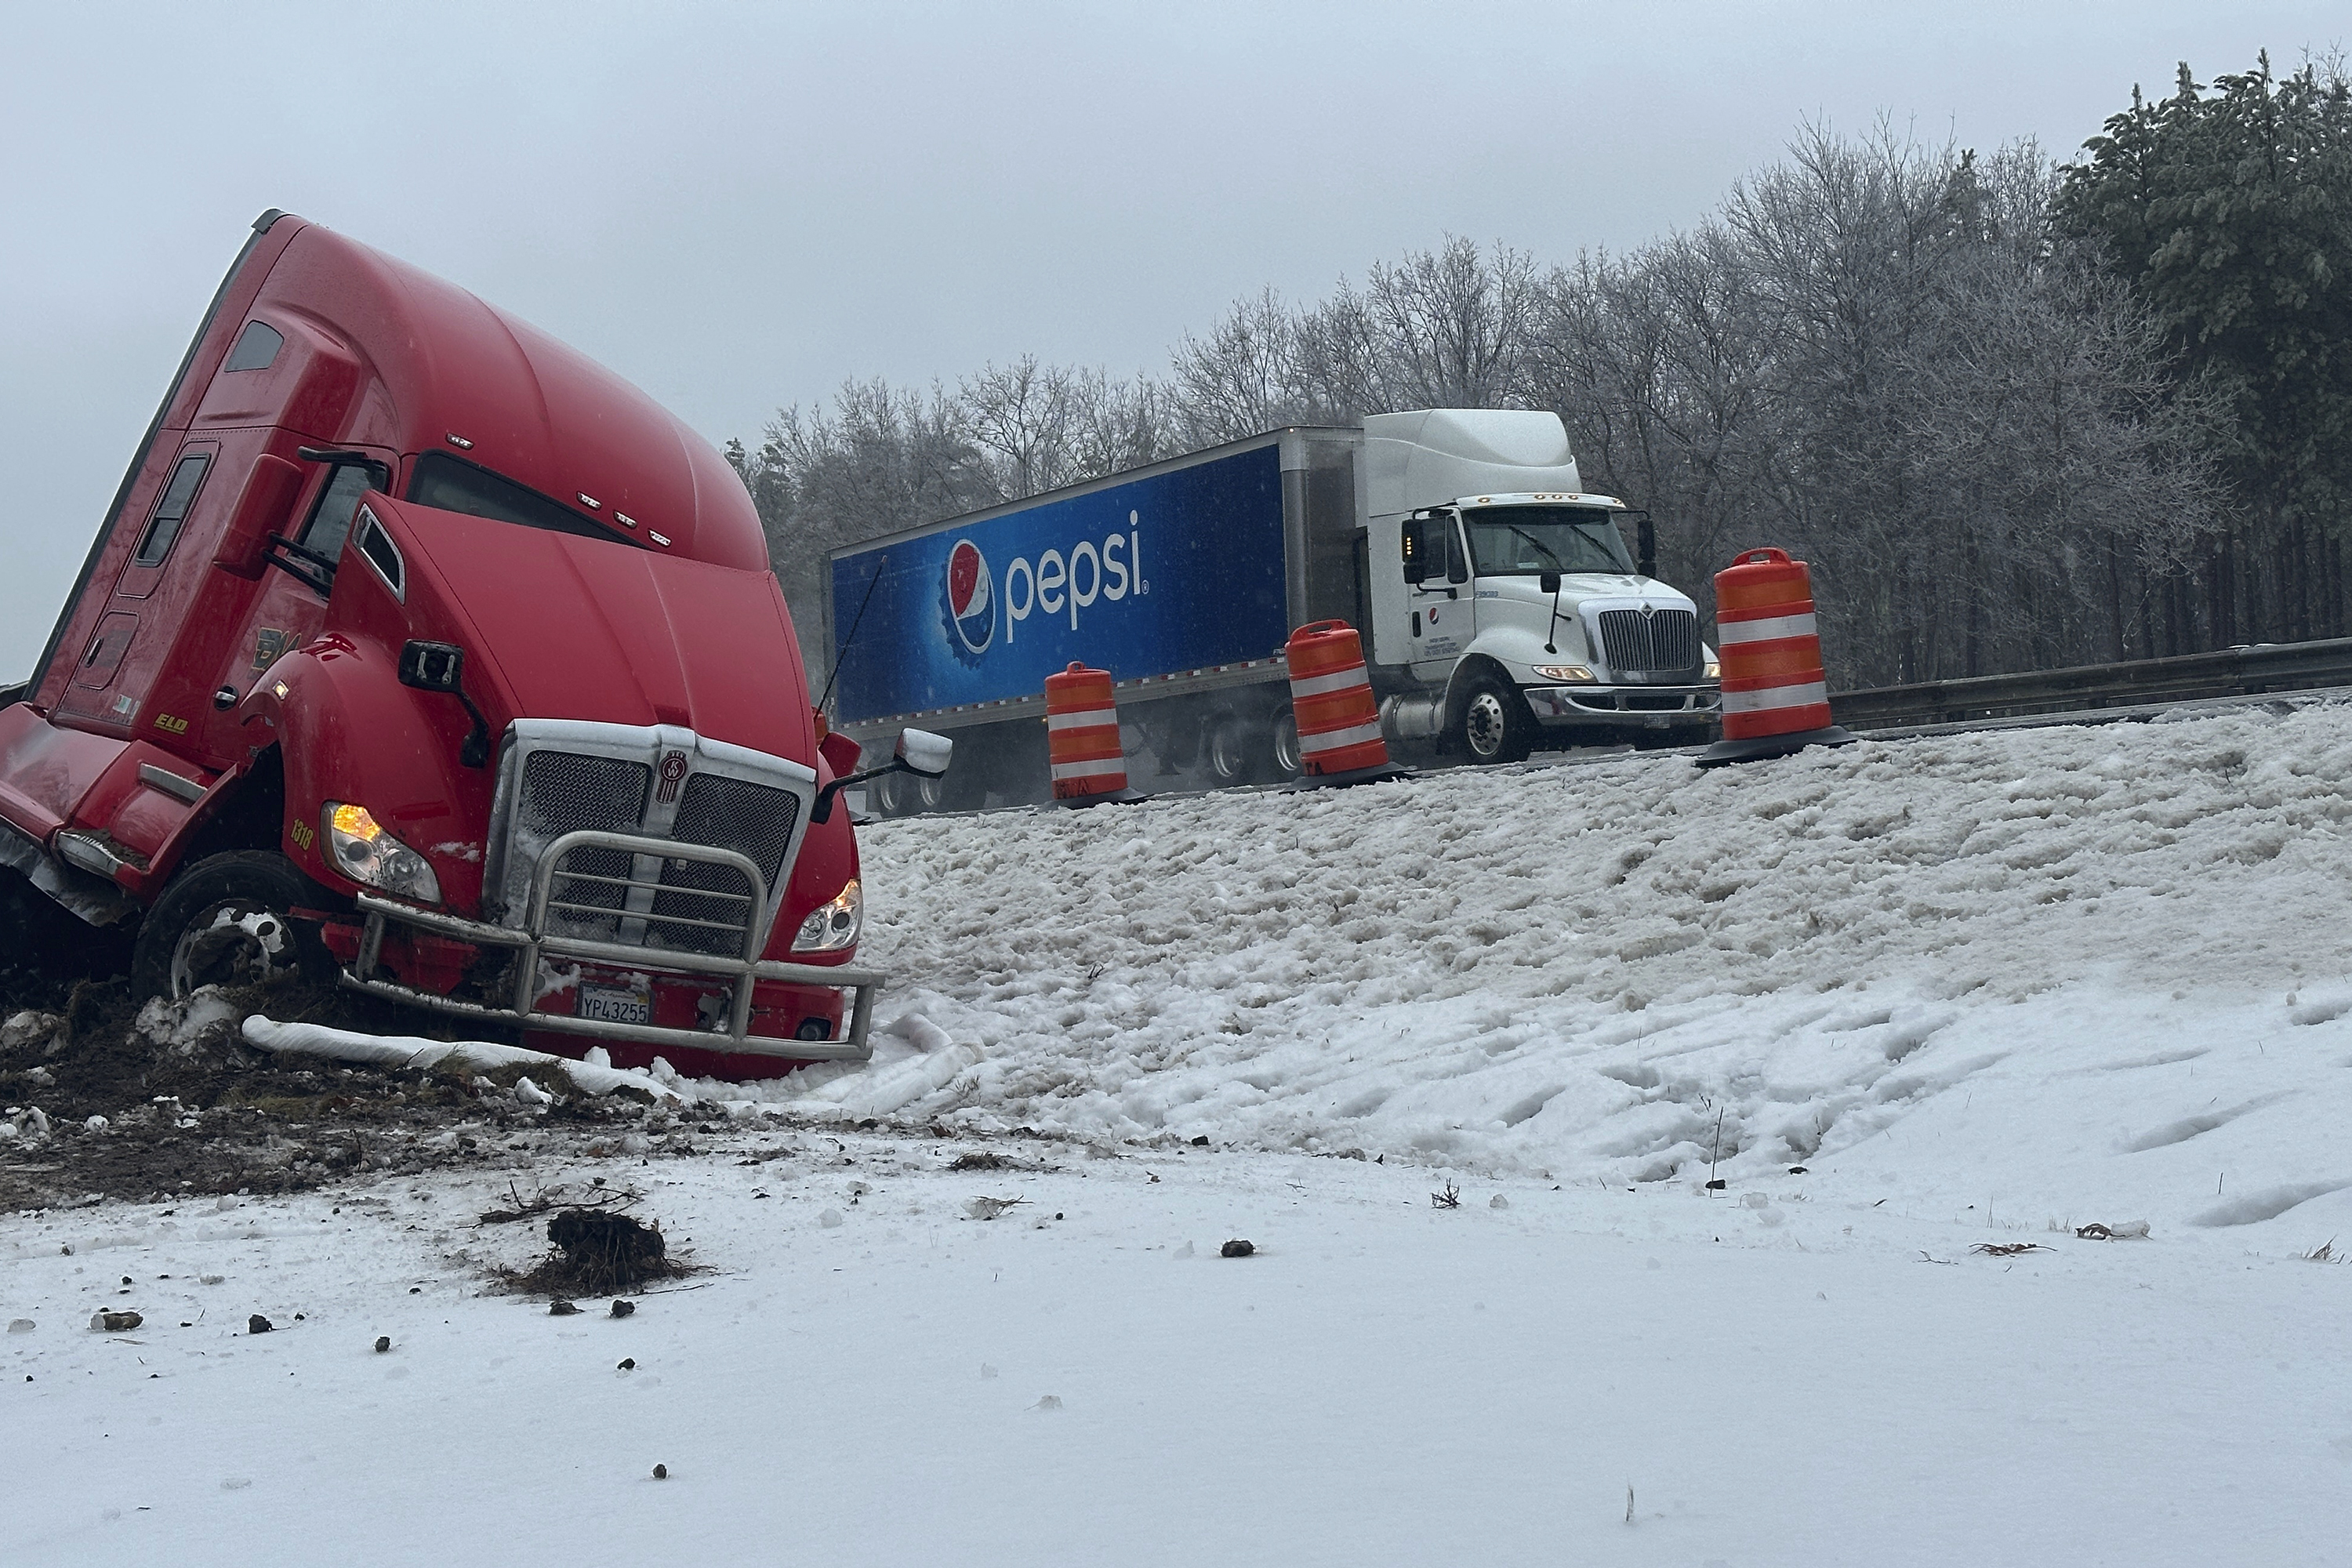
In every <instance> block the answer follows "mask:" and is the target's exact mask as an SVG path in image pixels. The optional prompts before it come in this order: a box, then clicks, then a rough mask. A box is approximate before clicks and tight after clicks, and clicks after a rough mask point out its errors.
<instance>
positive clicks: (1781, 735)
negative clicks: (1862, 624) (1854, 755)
mask: <svg viewBox="0 0 2352 1568" xmlns="http://www.w3.org/2000/svg"><path fill="white" fill-rule="evenodd" d="M1715 627H1716V641H1717V646H1718V647H1720V649H1721V657H1722V660H1723V739H1722V740H1721V741H1720V742H1717V743H1716V744H1715V745H1714V746H1712V747H1709V748H1708V749H1707V751H1706V752H1704V753H1702V754H1701V755H1700V757H1699V759H1698V764H1699V766H1701V767H1703V768H1704V767H1713V766H1716V765H1717V764H1718V763H1745V762H1753V761H1756V760H1758V759H1759V758H1763V757H1783V756H1787V755H1788V754H1789V753H1790V752H1795V751H1800V750H1802V749H1803V748H1804V747H1807V746H1842V745H1844V744H1845V743H1846V742H1850V741H1852V740H1853V736H1852V735H1851V734H1849V733H1847V732H1846V731H1843V730H1842V729H1840V728H1838V727H1837V726H1836V725H1835V724H1832V722H1830V689H1829V678H1828V677H1827V676H1826V675H1824V674H1823V673H1822V634H1821V624H1820V622H1819V621H1818V620H1817V619H1816V618H1815V617H1814V614H1813V579H1812V573H1811V571H1810V570H1808V569H1807V567H1806V565H1805V563H1803V562H1801V561H1791V560H1790V559H1789V552H1787V551H1785V550H1771V549H1765V550H1749V551H1745V552H1742V553H1741V554H1740V556H1739V558H1738V560H1737V561H1735V562H1733V563H1731V564H1730V565H1729V566H1727V567H1726V568H1725V569H1724V570H1722V571H1720V572H1718V573H1717V574H1715Z"/></svg>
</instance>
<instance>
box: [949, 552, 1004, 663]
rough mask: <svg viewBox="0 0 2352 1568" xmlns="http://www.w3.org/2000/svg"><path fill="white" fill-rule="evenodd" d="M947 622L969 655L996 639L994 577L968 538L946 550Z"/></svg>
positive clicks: (977, 652)
mask: <svg viewBox="0 0 2352 1568" xmlns="http://www.w3.org/2000/svg"><path fill="white" fill-rule="evenodd" d="M947 590H948V595H947V598H948V624H949V625H950V626H952V627H953V628H954V629H955V637H956V640H957V641H958V642H960V643H961V644H962V645H963V651H964V652H966V653H968V654H982V653H985V652H987V651H988V647H989V645H990V644H991V643H992V642H994V641H995V640H996V579H995V578H994V577H993V576H992V575H991V574H990V573H989V570H988V560H987V557H985V556H983V555H982V554H981V552H980V547H979V546H978V545H976V544H974V543H973V542H971V540H969V539H960V540H958V541H956V544H955V548H954V549H953V550H951V551H950V552H948V582H947Z"/></svg>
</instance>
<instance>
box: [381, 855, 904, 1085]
mask: <svg viewBox="0 0 2352 1568" xmlns="http://www.w3.org/2000/svg"><path fill="white" fill-rule="evenodd" d="M599 837H605V836H602V835H600V836H599ZM678 849H679V847H678V846H676V845H670V846H667V847H666V849H665V853H667V854H668V855H670V856H672V857H676V856H677V853H678ZM359 907H360V913H361V915H362V918H363V920H364V924H363V925H362V931H361V937H360V950H359V954H358V956H357V957H356V958H355V959H353V960H352V962H351V963H349V964H347V965H345V966H344V969H343V973H342V983H343V984H345V985H347V986H349V987H351V988H352V990H355V991H364V992H367V993H368V994H371V995H375V996H383V997H386V998H388V999H390V1000H392V1001H396V1002H402V1003H405V1004H407V1005H410V1006H415V1007H424V1008H428V1009H430V1010H432V1011H434V1012H436V1013H448V1014H454V1015H456V1016H459V1017H465V1018H473V1019H477V1020H479V1021H481V1022H485V1023H495V1024H504V1025H508V1026H518V1027H522V1028H530V1029H546V1030H550V1031H552V1032H555V1033H558V1034H567V1035H582V1036H586V1037H591V1038H595V1039H606V1040H615V1041H623V1042H626V1043H628V1044H632V1045H648V1046H678V1047H690V1048H692V1049H695V1050H702V1051H728V1052H737V1053H741V1054H744V1055H749V1056H769V1057H777V1058H783V1059H786V1060H790V1061H864V1060H866V1058H868V1057H869V1056H870V1055H872V1053H873V1047H872V1045H871V1043H870V1042H869V1040H868V1035H869V1034H870V1032H871V1030H872V1026H873V1022H874V997H875V994H876V993H877V992H879V991H880V990H881V989H882V987H883V984H885V980H884V977H883V976H882V975H881V974H880V973H877V972H876V971H873V970H870V969H855V968H851V967H849V966H848V965H845V964H833V963H783V962H782V961H780V960H776V959H763V958H759V957H756V956H738V955H721V954H705V953H693V952H658V951H649V950H647V949H646V948H643V947H635V946H629V945H625V944H623V943H618V942H591V941H586V940H583V939H581V938H577V937H564V936H558V935H551V934H550V933H549V932H548V931H547V930H546V921H545V917H544V913H543V911H541V912H540V913H539V916H538V918H536V919H534V920H532V921H530V922H529V923H528V924H526V925H525V926H524V927H523V928H522V929H520V930H516V929H514V928H512V927H509V926H500V925H488V924H485V923H483V922H482V921H470V920H467V919H465V918H464V917H463V916H459V915H451V914H445V913H442V912H441V911H439V910H420V909H416V908H414V907H412V906H410V905H407V904H403V903H398V902H395V901H394V900H390V899H385V898H380V897H378V896H377V895H375V894H373V893H366V892H362V894H360V895H359ZM395 923H396V924H399V925H404V926H407V927H410V928H413V929H415V930H416V931H423V932H425V933H426V934H428V935H431V936H436V937H440V938H443V939H445V940H448V941H455V942H467V943H471V944H473V945H475V946H477V947H484V948H506V949H509V950H510V951H511V952H512V953H513V955H514V968H513V971H512V972H511V980H510V989H509V994H508V995H507V996H506V997H504V998H503V999H501V1000H490V999H487V998H486V999H484V1000H481V1001H474V1000H470V999H468V998H466V997H461V996H451V995H443V994H437V993H435V992H432V991H427V990H424V989H421V988H419V987H417V986H413V985H404V984H401V983H400V982H398V981H396V980H392V979H389V978H386V977H385V976H383V974H380V973H377V954H378V953H379V952H381V951H382V949H383V938H384V931H385V930H386V928H387V927H388V926H390V925H393V924H395ZM583 965H587V966H592V967H593V968H595V969H597V970H604V971H614V972H622V973H636V974H641V975H647V976H654V977H661V976H668V977H676V978H678V979H694V980H704V981H709V982H715V983H719V984H723V985H725V986H726V987H728V988H729V989H730V992H731V994H732V998H733V1000H732V1005H731V1007H730V1010H729V1012H728V1013H727V1015H726V1016H724V1017H723V1018H719V1019H713V1020H712V1023H711V1026H709V1027H705V1028H695V1029H686V1028H676V1027H665V1026H660V1025H656V1024H651V1023H643V1024H640V1023H620V1022H614V1021H612V1020H608V1019H603V1018H588V1017H582V1016H578V1015H576V1014H572V1013H553V1012H547V1011H544V1010H542V1009H541V1006H540V1003H541V1001H542V1000H544V999H545V995H546V994H549V992H550V990H551V988H550V987H549V984H548V982H549V980H550V979H551V972H560V971H561V970H562V969H565V968H572V969H575V970H576V969H578V968H579V967H580V966H583ZM760 984H784V985H793V986H803V987H809V988H813V989H823V990H828V991H847V992H849V993H850V994H851V999H850V1005H849V1026H848V1027H847V1029H845V1031H844V1032H843V1035H842V1037H841V1038H839V1039H837V1040H833V1039H828V1040H806V1039H799V1038H794V1037H790V1036H779V1035H760V1034H753V1033H752V1032H751V1024H752V1001H753V996H754V993H755V991H756V989H757V987H758V986H759V985H760Z"/></svg>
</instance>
